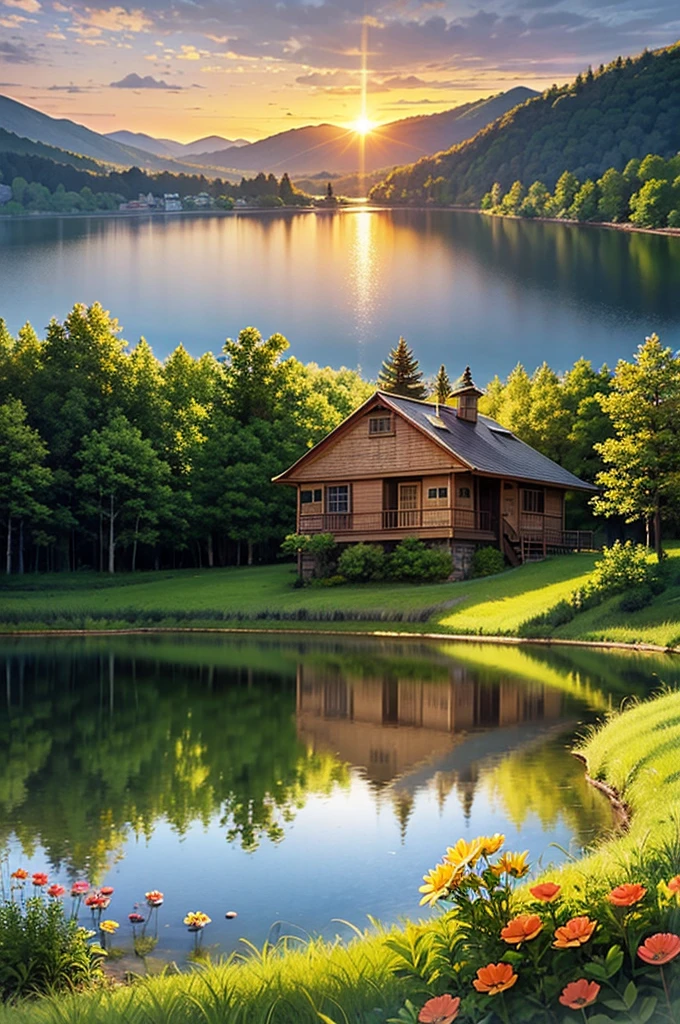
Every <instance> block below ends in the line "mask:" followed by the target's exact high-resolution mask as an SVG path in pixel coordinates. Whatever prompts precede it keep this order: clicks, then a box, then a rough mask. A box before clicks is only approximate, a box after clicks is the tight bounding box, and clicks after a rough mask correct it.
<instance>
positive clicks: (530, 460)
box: [274, 391, 597, 492]
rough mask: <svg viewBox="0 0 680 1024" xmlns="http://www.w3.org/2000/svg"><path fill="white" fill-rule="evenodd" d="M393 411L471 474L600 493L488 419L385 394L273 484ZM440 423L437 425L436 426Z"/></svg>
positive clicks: (353, 415)
mask: <svg viewBox="0 0 680 1024" xmlns="http://www.w3.org/2000/svg"><path fill="white" fill-rule="evenodd" d="M378 403H379V404H380V405H383V406H389V407H390V408H392V409H393V410H394V411H395V412H396V413H397V414H399V415H401V416H403V417H404V418H405V419H406V420H408V421H409V422H410V423H412V424H413V425H414V426H415V427H417V428H418V429H419V430H420V431H421V432H422V433H423V434H425V435H426V436H427V437H429V438H430V439H431V440H432V441H434V442H435V444H437V445H439V446H440V447H442V448H444V449H445V450H446V451H448V452H449V453H450V454H451V455H453V456H455V458H456V459H457V460H458V461H459V462H462V463H464V464H465V465H467V466H468V467H469V468H470V469H471V470H473V471H475V472H478V473H485V474H488V475H490V476H499V477H511V478H514V479H518V480H529V481H532V482H535V483H541V484H552V485H554V486H555V487H564V488H567V489H569V490H580V491H593V492H595V491H597V487H594V486H593V485H592V484H588V483H586V482H585V481H584V480H580V479H579V478H578V477H577V476H574V474H573V473H570V472H569V471H568V470H566V469H564V468H563V467H562V466H559V465H558V464H557V463H556V462H553V461H552V459H549V458H547V456H545V455H541V453H540V452H537V451H536V449H535V448H532V447H531V446H530V445H528V444H525V443H524V441H520V440H519V438H518V437H516V436H515V435H514V434H513V433H512V431H510V430H508V429H507V428H506V427H502V426H501V425H500V424H499V423H496V422H495V420H492V419H490V418H489V417H488V416H482V415H479V416H478V418H477V422H476V423H472V422H470V421H469V420H462V419H459V418H458V416H457V414H456V410H455V409H454V408H452V407H451V406H448V405H440V406H439V407H438V409H437V406H436V405H434V404H433V403H432V402H422V401H419V400H418V399H415V398H402V397H401V396H399V395H393V394H391V393H390V392H387V391H376V393H375V394H374V395H373V396H372V397H371V398H369V399H368V401H366V402H364V403H363V405H361V406H360V407H359V408H358V409H355V411H354V412H353V413H351V414H350V415H349V416H348V417H347V419H346V420H344V421H343V422H342V423H341V424H340V425H339V426H337V427H336V428H335V430H332V431H331V433H330V434H327V435H326V437H325V438H323V440H321V441H319V443H318V444H317V445H315V446H314V447H313V448H310V450H309V451H308V452H306V453H305V454H304V455H303V456H302V457H301V458H300V459H298V460H297V462H295V463H294V464H293V465H292V466H290V467H289V468H288V469H287V470H285V471H284V472H283V473H281V474H279V476H277V477H274V480H276V481H280V482H284V481H286V479H287V478H288V477H289V475H290V474H291V472H292V471H293V470H294V469H295V468H296V467H297V466H299V465H300V464H301V463H302V462H305V461H306V460H307V459H308V458H310V457H312V458H313V457H314V456H315V455H317V454H318V452H319V449H320V448H321V447H322V446H323V447H326V446H327V445H328V444H329V443H330V442H331V439H332V438H333V436H334V435H336V434H339V433H340V432H341V431H343V429H344V428H345V426H347V425H348V424H350V423H351V422H352V421H353V420H354V419H356V418H357V417H358V416H360V415H361V414H362V413H364V412H366V411H368V409H370V407H371V406H373V405H376V404H378ZM437 413H438V415H437ZM437 421H439V425H437Z"/></svg>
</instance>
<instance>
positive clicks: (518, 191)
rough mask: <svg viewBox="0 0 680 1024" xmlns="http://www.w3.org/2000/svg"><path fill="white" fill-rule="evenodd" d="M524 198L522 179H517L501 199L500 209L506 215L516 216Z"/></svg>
mask: <svg viewBox="0 0 680 1024" xmlns="http://www.w3.org/2000/svg"><path fill="white" fill-rule="evenodd" d="M523 198H524V186H523V185H522V182H521V181H515V182H513V184H512V185H511V186H510V189H509V191H508V192H506V194H505V195H504V196H503V198H502V199H501V206H500V211H501V213H502V214H504V215H505V216H515V215H516V214H518V213H519V209H520V206H521V205H522V199H523Z"/></svg>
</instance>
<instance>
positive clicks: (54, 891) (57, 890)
mask: <svg viewBox="0 0 680 1024" xmlns="http://www.w3.org/2000/svg"><path fill="white" fill-rule="evenodd" d="M65 892H66V889H65V888H64V886H63V885H57V884H56V882H55V883H54V885H51V886H50V887H49V889H48V890H47V895H48V896H51V897H52V898H53V899H55V900H58V899H59V897H60V896H63V895H64V893H65Z"/></svg>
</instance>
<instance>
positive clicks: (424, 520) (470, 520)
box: [299, 506, 496, 533]
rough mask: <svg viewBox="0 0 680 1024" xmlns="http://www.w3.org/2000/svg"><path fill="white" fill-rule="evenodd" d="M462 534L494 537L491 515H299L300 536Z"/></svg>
mask: <svg viewBox="0 0 680 1024" xmlns="http://www.w3.org/2000/svg"><path fill="white" fill-rule="evenodd" d="M439 528H442V529H446V530H461V531H471V532H476V533H494V532H495V529H496V521H495V519H494V517H493V516H492V515H491V513H490V512H479V511H475V510H474V509H469V508H451V507H450V506H446V507H441V506H440V507H439V508H412V509H411V508H409V509H396V508H395V509H382V510H379V511H376V512H326V513H312V514H305V513H302V514H301V515H300V524H299V529H300V532H301V533H382V532H383V531H392V530H403V531H405V532H408V531H409V530H431V529H439Z"/></svg>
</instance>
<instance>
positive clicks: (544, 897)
mask: <svg viewBox="0 0 680 1024" xmlns="http://www.w3.org/2000/svg"><path fill="white" fill-rule="evenodd" d="M561 890H562V886H561V885H556V883H555V882H541V884H540V885H535V886H534V887H533V889H529V892H530V893H531V895H532V896H533V897H534V899H537V900H540V901H541V903H552V901H553V900H556V899H557V897H558V896H559V894H560V892H561Z"/></svg>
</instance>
